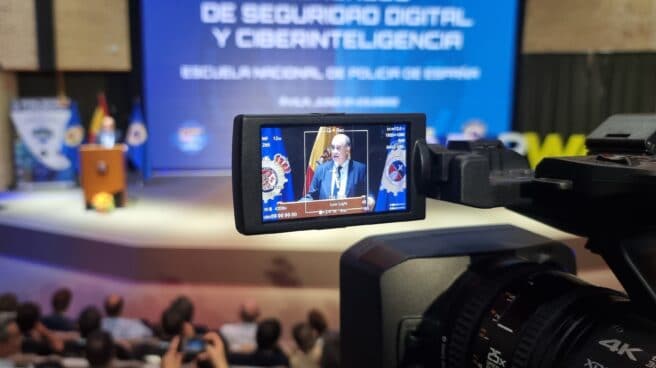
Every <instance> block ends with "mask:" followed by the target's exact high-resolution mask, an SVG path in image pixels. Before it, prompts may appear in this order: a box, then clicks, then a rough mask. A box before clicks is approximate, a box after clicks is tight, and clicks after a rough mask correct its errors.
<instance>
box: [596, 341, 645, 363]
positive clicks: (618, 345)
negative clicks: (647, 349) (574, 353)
mask: <svg viewBox="0 0 656 368" xmlns="http://www.w3.org/2000/svg"><path fill="white" fill-rule="evenodd" d="M599 345H601V346H603V347H605V348H608V350H610V351H611V352H613V353H617V355H620V356H623V355H626V357H627V358H629V359H631V360H633V361H634V362H637V361H638V359H636V357H635V355H633V354H634V353H638V352H642V351H643V350H642V349H640V348H632V347H631V346H630V345H629V344H626V343H622V341H620V340H617V339H611V340H601V341H599Z"/></svg>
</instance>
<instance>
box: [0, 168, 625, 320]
mask: <svg viewBox="0 0 656 368" xmlns="http://www.w3.org/2000/svg"><path fill="white" fill-rule="evenodd" d="M128 195H129V201H128V206H127V207H126V208H122V209H117V210H115V211H113V212H111V213H109V214H101V213H97V212H94V211H87V210H86V209H85V208H84V204H83V198H82V193H81V191H80V189H79V188H69V189H39V190H31V191H15V192H5V193H0V275H1V276H2V277H0V292H2V291H6V290H13V291H15V292H18V293H19V295H21V296H22V297H23V298H30V299H35V300H37V301H40V302H41V303H42V305H49V303H48V298H49V294H50V292H51V291H52V290H54V289H55V288H56V287H58V286H61V285H69V286H72V287H74V288H76V290H77V295H78V297H77V298H76V300H75V302H74V305H73V308H74V310H76V309H75V308H82V307H83V306H84V305H86V304H89V303H92V304H99V303H100V300H101V298H102V296H103V295H106V294H107V293H109V292H113V291H118V292H121V293H123V294H125V295H126V296H127V297H129V299H128V301H129V302H128V304H127V306H126V312H127V313H128V314H133V315H139V316H145V317H147V318H151V319H154V320H156V319H157V318H158V316H159V313H160V312H161V310H162V308H163V307H164V306H165V305H166V303H167V302H168V301H169V300H170V299H171V298H172V297H174V296H176V295H178V294H180V293H185V294H188V295H190V296H192V298H194V299H195V300H196V302H197V304H199V311H198V312H199V313H198V314H197V315H198V318H199V320H200V321H204V322H205V323H208V324H210V325H216V324H217V323H221V322H223V321H228V320H234V319H235V318H236V308H237V306H238V304H239V302H240V301H241V300H243V299H245V298H255V299H257V300H258V301H260V303H261V304H262V305H263V309H264V312H265V314H268V315H274V316H278V317H279V318H281V319H283V321H285V322H289V323H292V322H294V321H297V320H300V319H302V318H303V315H304V313H305V311H306V310H307V309H308V308H310V307H319V308H321V309H323V310H324V311H325V312H326V313H327V314H328V316H329V319H330V321H331V323H332V324H333V326H334V327H337V323H338V322H337V321H338V318H339V293H338V289H337V288H338V285H339V256H340V254H341V252H342V251H344V250H345V249H347V248H348V247H349V246H350V245H352V244H353V243H355V242H357V241H358V240H360V239H362V238H364V237H366V236H370V235H375V234H383V233H394V232H405V231H415V230H425V229H431V228H444V227H454V226H470V225H483V224H501V223H511V224H514V225H517V226H520V227H523V228H526V229H529V230H531V231H533V232H536V233H538V234H541V235H544V236H547V237H550V238H554V239H562V240H564V241H566V242H567V243H568V244H570V245H572V246H573V247H574V248H575V249H576V250H577V257H579V264H580V265H581V266H582V269H583V270H584V272H583V277H584V278H587V279H588V280H591V281H593V282H596V283H601V284H604V285H608V286H611V287H616V286H617V281H616V280H614V278H613V277H612V276H610V275H609V273H608V272H607V271H606V270H605V268H604V266H603V263H602V262H601V261H600V260H599V259H598V258H597V257H595V256H592V255H590V254H589V253H588V252H587V251H585V250H583V249H582V244H583V240H581V239H576V238H574V237H572V236H571V235H569V234H566V233H563V232H560V231H558V230H555V229H553V228H550V227H548V226H545V225H543V224H540V223H538V222H536V221H533V220H530V219H527V218H525V217H523V216H520V215H517V214H515V213H512V212H510V211H508V210H505V209H502V208H497V209H490V210H479V209H473V208H468V207H465V206H460V205H455V204H450V203H445V202H438V201H429V202H428V205H427V218H426V219H425V220H422V221H413V222H405V223H395V224H382V225H368V226H360V227H350V228H340V229H334V230H321V231H318V230H312V231H304V232H296V233H286V234H274V235H258V236H249V237H247V236H243V235H240V234H239V233H237V231H236V230H235V228H234V220H233V214H232V192H231V180H230V177H186V178H156V179H153V180H152V181H149V182H148V183H147V184H146V185H145V186H141V185H132V186H131V187H130V190H129V193H128ZM201 304H202V305H201Z"/></svg>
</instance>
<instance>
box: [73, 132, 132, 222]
mask: <svg viewBox="0 0 656 368" xmlns="http://www.w3.org/2000/svg"><path fill="white" fill-rule="evenodd" d="M125 170H126V167H125V148H124V145H122V144H119V145H115V146H114V147H112V148H105V147H103V146H101V145H99V144H84V145H82V146H80V185H81V186H82V190H83V191H84V201H85V203H86V207H87V209H90V208H93V206H92V204H91V200H92V198H93V197H94V196H95V195H96V194H98V193H102V192H106V193H109V194H111V195H113V196H114V203H115V204H116V206H117V207H123V206H125V203H126V200H127V181H126V174H125Z"/></svg>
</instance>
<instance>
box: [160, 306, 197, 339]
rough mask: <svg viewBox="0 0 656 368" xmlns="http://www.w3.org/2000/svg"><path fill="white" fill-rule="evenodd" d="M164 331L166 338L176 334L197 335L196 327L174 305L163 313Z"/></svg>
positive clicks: (185, 336)
mask: <svg viewBox="0 0 656 368" xmlns="http://www.w3.org/2000/svg"><path fill="white" fill-rule="evenodd" d="M162 331H163V332H164V338H165V339H166V340H171V339H172V338H173V337H174V336H182V337H183V338H190V337H194V336H195V335H196V333H195V331H194V327H193V326H192V325H191V323H189V321H187V320H186V319H185V315H184V314H183V313H182V312H180V310H178V309H175V308H173V307H169V308H168V309H167V310H165V311H164V313H162Z"/></svg>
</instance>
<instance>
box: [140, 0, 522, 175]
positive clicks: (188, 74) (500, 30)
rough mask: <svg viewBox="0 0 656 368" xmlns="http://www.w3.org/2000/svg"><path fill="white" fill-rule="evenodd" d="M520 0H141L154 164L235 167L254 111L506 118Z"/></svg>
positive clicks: (503, 126) (444, 129)
mask: <svg viewBox="0 0 656 368" xmlns="http://www.w3.org/2000/svg"><path fill="white" fill-rule="evenodd" d="M518 3H519V1H517V0H512V1H502V2H498V1H497V2H487V1H475V2H472V1H465V0H368V1H302V0H288V1H258V0H254V1H206V0H190V1H186V2H184V6H181V5H180V3H179V1H176V0H144V1H142V12H141V14H142V17H143V19H142V20H143V40H144V42H143V47H144V50H143V54H144V87H145V88H144V89H145V92H146V94H145V96H144V98H145V113H146V116H147V118H148V120H149V121H150V122H153V124H152V125H151V127H150V130H149V140H150V143H151V144H149V145H148V157H149V159H150V161H151V164H152V167H153V169H154V170H178V169H180V170H185V169H219V170H222V169H229V168H230V165H231V137H232V121H233V118H234V116H235V115H238V114H245V113H247V114H256V113H265V114H271V113H277V114H291V113H311V112H360V113H365V112H366V113H384V112H397V113H398V112H423V113H426V115H427V128H428V129H427V138H428V141H429V142H430V141H437V140H438V139H444V138H445V137H446V136H447V135H448V134H450V133H454V132H460V133H466V134H470V133H471V132H474V134H484V135H486V136H491V137H493V136H497V135H498V134H500V133H502V132H506V131H508V130H509V129H510V125H511V120H512V115H511V114H512V110H513V90H514V76H515V61H516V55H517V54H516V53H517V50H516V46H517V39H516V38H517V34H518V33H517V28H518V20H519V17H520V15H519V6H518ZM172 25H175V26H172ZM173 51H174V52H173Z"/></svg>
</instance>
